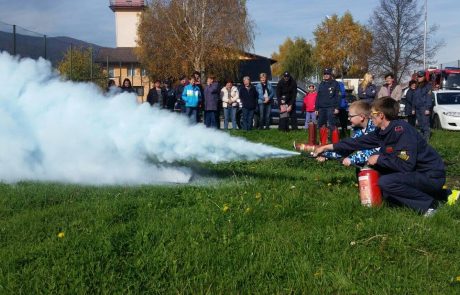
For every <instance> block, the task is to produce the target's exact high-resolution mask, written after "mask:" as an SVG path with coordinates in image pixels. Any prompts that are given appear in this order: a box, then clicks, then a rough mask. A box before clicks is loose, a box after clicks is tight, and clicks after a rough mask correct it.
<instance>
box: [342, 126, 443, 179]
mask: <svg viewBox="0 0 460 295" xmlns="http://www.w3.org/2000/svg"><path fill="white" fill-rule="evenodd" d="M375 147H380V150H379V152H378V154H379V158H378V161H377V167H376V168H377V170H379V171H380V172H381V173H383V174H388V173H394V172H412V171H417V172H420V173H423V174H425V175H427V176H429V177H434V178H438V177H445V175H446V173H445V167H444V163H443V161H442V159H441V156H440V155H439V154H438V153H437V152H436V151H435V150H434V149H433V148H432V147H431V146H429V145H428V143H427V142H426V141H425V139H423V138H422V136H421V135H420V133H419V132H417V130H416V129H415V128H414V127H412V126H411V125H409V124H408V123H407V122H406V121H404V120H394V121H391V122H390V124H389V125H388V127H386V128H385V130H382V129H380V128H376V129H375V131H373V132H370V133H368V134H367V135H364V136H361V137H357V138H347V139H344V140H342V141H340V142H339V143H336V144H334V151H336V152H338V153H344V154H345V153H347V152H348V153H349V152H350V151H355V150H362V149H371V148H375Z"/></svg>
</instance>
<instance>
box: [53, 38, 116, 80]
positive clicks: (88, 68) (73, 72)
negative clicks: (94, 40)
mask: <svg viewBox="0 0 460 295" xmlns="http://www.w3.org/2000/svg"><path fill="white" fill-rule="evenodd" d="M92 54H93V51H92V49H91V48H85V47H70V48H69V49H68V50H67V51H66V53H65V54H64V57H63V58H62V60H61V61H60V62H59V63H58V65H57V69H58V71H59V73H60V74H61V75H62V76H63V77H65V78H66V79H69V80H72V81H80V82H82V81H85V82H89V81H91V82H94V83H95V84H97V85H99V86H101V87H106V86H107V78H106V75H104V73H103V69H102V67H101V66H100V65H98V64H96V63H94V62H93V59H92V58H91V55H92Z"/></svg>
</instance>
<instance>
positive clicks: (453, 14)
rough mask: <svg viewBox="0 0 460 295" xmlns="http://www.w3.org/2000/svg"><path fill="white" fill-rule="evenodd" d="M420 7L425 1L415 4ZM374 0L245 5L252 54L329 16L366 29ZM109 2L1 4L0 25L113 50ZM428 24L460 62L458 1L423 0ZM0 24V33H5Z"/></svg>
mask: <svg viewBox="0 0 460 295" xmlns="http://www.w3.org/2000/svg"><path fill="white" fill-rule="evenodd" d="M415 1H418V2H419V3H420V5H423V3H424V0H415ZM378 3H379V1H378V0H347V1H345V0H282V1H266V0H248V9H249V12H250V14H251V17H252V19H253V20H254V22H255V23H256V26H257V27H256V40H255V44H254V45H255V53H256V54H260V55H263V56H270V55H271V54H272V53H273V52H275V51H277V50H278V46H279V45H280V44H282V43H283V42H284V40H286V38H287V37H291V38H294V37H303V38H305V39H307V40H313V34H312V32H313V31H314V29H315V28H316V26H317V25H318V24H320V23H321V21H322V20H324V18H325V17H326V16H328V15H332V14H338V15H342V14H343V13H344V12H345V11H346V10H349V11H350V12H351V13H352V15H353V16H354V18H355V20H357V21H359V22H360V23H361V24H364V25H365V24H367V22H368V19H369V17H370V16H371V14H372V11H373V10H374V8H375V7H376V6H377V5H378ZM108 6H109V0H14V1H10V0H0V21H1V22H6V23H10V24H16V25H18V26H22V27H25V28H28V29H30V30H33V31H36V32H39V33H43V34H46V35H49V36H69V37H73V38H77V39H81V40H84V41H88V42H91V43H95V44H98V45H101V46H108V47H114V46H115V20H114V15H113V12H112V11H111V10H110V9H109V7H108ZM428 9H429V13H428V24H429V25H432V24H437V25H439V30H438V33H437V35H436V36H435V37H436V38H438V39H444V41H445V43H446V46H445V47H444V48H442V49H441V50H440V51H439V52H438V54H437V56H436V59H437V61H438V63H446V62H451V61H455V60H458V59H460V18H459V17H458V12H459V11H460V1H459V0H428ZM5 29H6V28H5V26H4V25H1V24H0V30H5Z"/></svg>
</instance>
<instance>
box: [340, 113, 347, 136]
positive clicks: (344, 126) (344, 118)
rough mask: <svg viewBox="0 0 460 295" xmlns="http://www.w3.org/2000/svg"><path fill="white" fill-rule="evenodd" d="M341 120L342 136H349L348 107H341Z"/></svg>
mask: <svg viewBox="0 0 460 295" xmlns="http://www.w3.org/2000/svg"><path fill="white" fill-rule="evenodd" d="M339 121H340V128H341V130H340V137H341V138H345V137H348V131H347V126H348V111H347V110H346V109H339Z"/></svg>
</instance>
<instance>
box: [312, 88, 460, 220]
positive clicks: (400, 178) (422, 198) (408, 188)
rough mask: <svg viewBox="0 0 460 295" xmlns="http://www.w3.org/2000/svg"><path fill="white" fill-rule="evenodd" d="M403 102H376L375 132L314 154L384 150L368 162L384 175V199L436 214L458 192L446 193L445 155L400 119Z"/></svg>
mask: <svg viewBox="0 0 460 295" xmlns="http://www.w3.org/2000/svg"><path fill="white" fill-rule="evenodd" d="M398 112H399V103H398V102H397V101H396V100H394V99H393V98H391V97H388V96H387V97H382V98H380V99H377V100H375V101H374V103H373V105H372V109H371V119H372V121H373V122H374V125H375V126H376V129H375V130H374V131H373V132H370V133H368V134H367V135H363V136H361V137H358V138H346V139H344V140H342V141H340V142H339V143H336V144H329V145H324V146H321V147H318V148H316V149H315V152H314V155H315V156H317V155H320V154H321V153H323V152H325V151H328V150H333V151H335V152H338V153H340V154H346V153H350V152H352V151H356V150H362V149H370V148H380V150H379V152H378V153H377V154H375V155H372V156H370V157H369V158H368V160H367V163H368V165H371V166H372V167H373V168H374V169H376V170H378V171H379V172H380V174H381V175H380V178H379V181H378V185H379V187H380V189H381V191H382V196H383V198H384V200H386V201H387V202H388V203H390V204H393V205H399V206H406V207H409V208H412V209H414V210H416V211H418V212H420V213H423V214H425V215H426V216H430V215H432V214H433V213H434V212H435V210H436V206H437V205H438V201H447V200H448V201H449V203H454V202H451V201H452V200H453V199H455V200H456V199H458V194H459V193H458V191H449V190H444V189H443V185H444V184H445V181H446V170H445V167H444V162H443V160H442V159H441V156H440V155H439V154H438V153H437V152H436V151H435V150H434V149H433V148H432V147H431V146H430V145H428V143H427V142H426V140H425V139H424V138H423V137H422V136H421V134H420V133H419V132H417V130H416V129H415V128H414V127H412V126H411V125H410V124H409V123H407V122H406V121H404V120H401V119H398Z"/></svg>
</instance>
